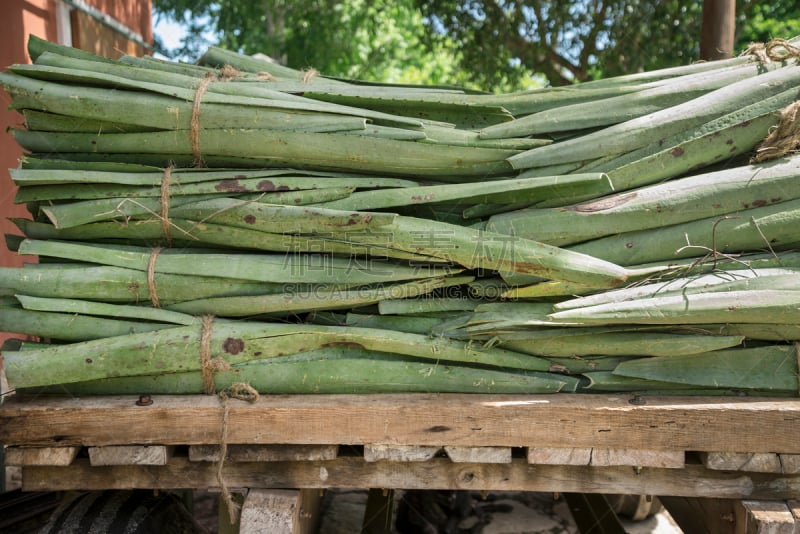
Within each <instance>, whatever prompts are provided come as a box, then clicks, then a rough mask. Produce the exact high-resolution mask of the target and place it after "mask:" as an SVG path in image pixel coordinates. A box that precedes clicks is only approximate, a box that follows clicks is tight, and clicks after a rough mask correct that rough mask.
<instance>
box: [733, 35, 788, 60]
mask: <svg viewBox="0 0 800 534" xmlns="http://www.w3.org/2000/svg"><path fill="white" fill-rule="evenodd" d="M740 56H755V58H756V59H758V60H759V61H761V62H762V63H770V62H772V61H786V60H788V59H792V58H795V59H800V47H797V46H795V45H793V44H792V43H790V42H789V41H787V40H786V39H772V40H771V41H768V42H767V43H766V44H764V43H750V46H748V47H747V48H746V49H745V50H744V52H742V53H741V54H740Z"/></svg>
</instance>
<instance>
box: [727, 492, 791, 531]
mask: <svg viewBox="0 0 800 534" xmlns="http://www.w3.org/2000/svg"><path fill="white" fill-rule="evenodd" d="M742 507H743V508H744V519H743V523H744V528H743V529H741V530H740V529H739V528H737V531H738V532H743V533H744V534H794V531H795V528H794V527H795V520H794V517H793V516H792V512H791V510H789V507H788V506H787V505H786V503H785V502H780V501H756V500H749V499H748V500H744V501H742ZM740 517H741V516H740ZM737 526H738V525H737Z"/></svg>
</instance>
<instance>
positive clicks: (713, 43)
mask: <svg viewBox="0 0 800 534" xmlns="http://www.w3.org/2000/svg"><path fill="white" fill-rule="evenodd" d="M735 15H736V2H735V0H703V29H702V34H701V37H700V59H702V60H714V59H725V58H729V57H731V56H732V55H733V36H734V31H735V28H736V22H735Z"/></svg>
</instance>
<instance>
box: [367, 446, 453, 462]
mask: <svg viewBox="0 0 800 534" xmlns="http://www.w3.org/2000/svg"><path fill="white" fill-rule="evenodd" d="M441 450H442V448H441V447H437V446H435V445H429V446H422V445H375V444H372V445H364V460H365V461H367V462H379V461H389V462H424V461H427V460H430V459H431V458H433V457H434V456H436V455H437V454H438V453H439V451H441Z"/></svg>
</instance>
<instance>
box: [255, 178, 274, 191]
mask: <svg viewBox="0 0 800 534" xmlns="http://www.w3.org/2000/svg"><path fill="white" fill-rule="evenodd" d="M256 189H258V190H259V191H275V184H274V183H273V182H272V180H261V181H260V182H258V184H256Z"/></svg>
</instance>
